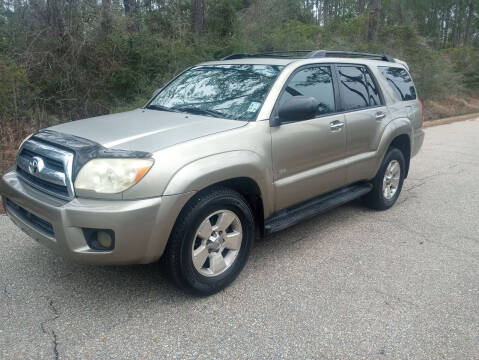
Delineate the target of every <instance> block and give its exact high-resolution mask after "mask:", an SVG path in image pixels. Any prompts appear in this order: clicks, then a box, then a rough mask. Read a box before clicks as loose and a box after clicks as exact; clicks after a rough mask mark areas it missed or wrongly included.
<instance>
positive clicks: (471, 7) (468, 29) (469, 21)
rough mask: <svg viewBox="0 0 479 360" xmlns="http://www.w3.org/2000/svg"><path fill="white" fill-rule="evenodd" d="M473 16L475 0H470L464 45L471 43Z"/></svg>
mask: <svg viewBox="0 0 479 360" xmlns="http://www.w3.org/2000/svg"><path fill="white" fill-rule="evenodd" d="M473 17H474V1H473V0H470V1H469V5H468V15H467V22H466V31H465V32H464V45H469V44H470V42H471V27H472V18H473Z"/></svg>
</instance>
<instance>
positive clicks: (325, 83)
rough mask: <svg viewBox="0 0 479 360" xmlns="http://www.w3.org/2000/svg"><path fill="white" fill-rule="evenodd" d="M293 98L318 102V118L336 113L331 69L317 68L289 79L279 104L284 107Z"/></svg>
mask: <svg viewBox="0 0 479 360" xmlns="http://www.w3.org/2000/svg"><path fill="white" fill-rule="evenodd" d="M293 96H311V97H314V98H315V99H316V100H318V102H319V106H318V111H317V116H321V115H325V114H329V113H334V112H336V106H335V103H334V88H333V78H332V75H331V68H330V67H329V66H317V67H316V66H315V67H308V68H305V69H303V70H300V71H298V72H297V73H296V74H294V75H293V77H292V78H290V79H289V81H288V84H287V86H286V88H285V90H284V92H283V94H282V95H281V98H280V100H279V104H280V105H282V104H283V103H285V102H286V101H287V100H289V99H291V98H292V97H293Z"/></svg>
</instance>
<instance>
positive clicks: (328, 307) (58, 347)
mask: <svg viewBox="0 0 479 360" xmlns="http://www.w3.org/2000/svg"><path fill="white" fill-rule="evenodd" d="M478 227H479V119H477V120H474V121H465V122H459V123H453V124H449V125H442V126H437V127H431V128H428V129H427V130H426V140H425V144H424V146H423V149H422V151H421V152H420V154H419V155H418V156H417V157H415V158H414V159H413V161H412V163H411V170H410V175H409V178H408V179H407V180H406V182H405V186H404V189H403V192H402V194H401V196H400V198H399V201H398V203H397V204H396V206H395V207H394V208H392V209H391V210H389V211H386V212H375V211H371V210H368V209H366V208H364V207H362V206H361V204H360V203H359V202H354V203H351V204H348V205H346V206H342V207H340V208H337V209H335V210H333V211H331V212H329V213H327V214H324V215H322V216H318V217H316V218H314V219H312V220H309V221H307V222H304V223H302V224H300V225H297V226H295V227H292V228H290V229H288V230H285V231H283V232H281V233H278V234H276V235H274V236H271V237H269V238H267V239H264V240H261V241H258V242H257V243H256V245H255V248H254V249H253V251H252V255H251V257H250V260H249V263H248V264H247V265H246V267H245V269H244V271H243V273H242V274H241V275H240V277H239V278H238V279H237V280H236V282H235V283H234V284H233V285H232V286H230V287H229V288H228V289H226V290H225V291H222V292H221V293H219V294H217V295H215V296H212V297H209V298H204V299H198V298H192V297H190V296H188V295H185V294H184V293H182V292H181V291H179V290H177V289H176V288H175V287H174V286H173V285H172V284H170V282H169V281H168V279H167V276H166V275H165V274H163V273H162V272H161V271H159V270H158V266H157V265H146V266H127V267H97V266H87V265H77V264H73V263H70V262H68V261H66V260H64V259H62V258H59V257H57V256H56V255H55V254H53V253H51V252H50V251H49V250H48V249H46V248H44V247H42V246H41V245H39V244H37V243H36V242H35V241H33V240H31V239H29V238H28V237H27V236H26V235H24V234H23V233H22V232H21V231H20V230H18V229H17V228H16V227H15V226H14V225H13V223H12V222H11V221H10V220H9V219H8V218H7V217H6V216H0V359H55V358H60V359H76V358H78V359H132V358H142V359H145V358H157V359H283V358H284V359H479V229H478Z"/></svg>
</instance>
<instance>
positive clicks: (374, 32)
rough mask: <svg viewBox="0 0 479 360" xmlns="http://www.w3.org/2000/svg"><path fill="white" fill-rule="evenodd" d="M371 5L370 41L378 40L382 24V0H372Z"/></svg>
mask: <svg viewBox="0 0 479 360" xmlns="http://www.w3.org/2000/svg"><path fill="white" fill-rule="evenodd" d="M370 6H371V8H370V10H369V28H368V41H376V39H377V38H378V32H379V27H380V26H381V0H371V1H370Z"/></svg>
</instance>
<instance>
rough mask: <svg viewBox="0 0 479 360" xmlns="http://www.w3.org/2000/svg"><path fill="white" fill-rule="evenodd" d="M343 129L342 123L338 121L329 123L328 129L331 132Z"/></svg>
mask: <svg viewBox="0 0 479 360" xmlns="http://www.w3.org/2000/svg"><path fill="white" fill-rule="evenodd" d="M343 127H344V123H343V122H341V121H339V120H335V121H332V122H330V123H329V128H330V129H331V131H333V132H336V131H341V130H342V129H343Z"/></svg>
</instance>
